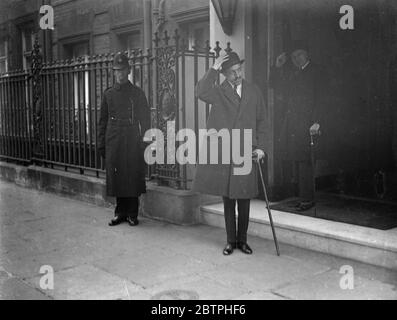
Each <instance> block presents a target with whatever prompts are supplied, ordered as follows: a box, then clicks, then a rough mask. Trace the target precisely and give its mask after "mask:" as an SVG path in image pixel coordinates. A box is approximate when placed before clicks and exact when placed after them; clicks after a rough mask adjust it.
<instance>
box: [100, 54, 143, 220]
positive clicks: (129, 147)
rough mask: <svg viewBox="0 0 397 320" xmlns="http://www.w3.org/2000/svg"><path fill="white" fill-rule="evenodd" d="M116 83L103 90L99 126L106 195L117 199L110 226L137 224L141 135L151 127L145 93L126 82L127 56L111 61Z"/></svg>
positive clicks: (140, 175) (141, 156)
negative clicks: (123, 223) (122, 223)
mask: <svg viewBox="0 0 397 320" xmlns="http://www.w3.org/2000/svg"><path fill="white" fill-rule="evenodd" d="M113 72H114V80H115V83H114V85H113V86H112V87H110V88H108V89H106V90H105V92H104V94H103V98H102V104H101V113H100V119H99V125H98V151H99V153H100V155H101V156H102V158H103V159H105V164H106V191H107V195H108V196H111V197H116V209H115V213H114V218H113V219H112V220H111V221H110V223H109V225H110V226H115V225H118V224H120V223H121V222H124V221H127V222H128V223H129V224H130V225H131V226H136V225H138V211H139V196H140V195H141V194H142V193H145V192H146V184H145V163H144V158H143V152H144V147H145V144H144V143H143V136H144V133H145V132H146V130H148V129H149V127H150V110H149V107H148V103H147V99H146V96H145V93H144V92H143V91H142V90H141V89H140V88H138V87H137V86H135V85H133V84H132V83H131V82H130V81H129V80H128V74H129V73H130V65H129V62H128V57H127V56H126V55H124V54H122V53H117V54H116V55H115V57H114V61H113Z"/></svg>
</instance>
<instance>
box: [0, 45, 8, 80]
mask: <svg viewBox="0 0 397 320" xmlns="http://www.w3.org/2000/svg"><path fill="white" fill-rule="evenodd" d="M7 69H8V64H7V41H6V40H4V41H0V74H3V73H6V72H7V71H8V70H7Z"/></svg>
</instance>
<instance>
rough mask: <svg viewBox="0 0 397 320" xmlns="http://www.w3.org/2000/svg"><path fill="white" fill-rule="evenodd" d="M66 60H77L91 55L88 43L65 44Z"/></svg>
mask: <svg viewBox="0 0 397 320" xmlns="http://www.w3.org/2000/svg"><path fill="white" fill-rule="evenodd" d="M63 47H64V48H63V49H64V59H76V58H77V57H83V56H87V55H89V53H90V46H89V42H88V41H83V42H75V43H70V44H65V45H64V46H63Z"/></svg>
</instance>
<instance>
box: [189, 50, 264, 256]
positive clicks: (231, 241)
mask: <svg viewBox="0 0 397 320" xmlns="http://www.w3.org/2000/svg"><path fill="white" fill-rule="evenodd" d="M243 62H244V60H240V58H239V56H238V55H237V53H235V52H230V53H229V54H228V55H224V56H221V57H219V58H217V59H216V60H215V63H214V65H213V66H212V68H210V69H209V70H208V71H207V73H206V74H205V75H204V77H203V78H202V79H201V80H200V81H199V82H198V84H197V88H196V90H197V95H198V97H199V98H200V99H201V100H202V101H204V102H206V103H209V104H212V107H211V111H210V114H209V117H208V121H207V130H209V129H213V131H214V132H219V131H220V130H227V132H228V133H229V137H231V139H230V140H231V144H230V145H231V148H232V149H233V150H235V149H234V148H237V150H244V145H243V144H244V143H243V142H242V140H243V139H241V136H242V135H241V134H240V139H239V141H237V139H235V140H234V139H233V137H232V130H233V129H237V130H239V132H240V133H242V132H243V130H244V129H251V130H252V137H251V138H252V146H253V151H252V152H253V155H254V156H255V157H258V158H262V157H264V151H263V150H264V148H265V146H264V144H265V142H264V140H265V120H266V109H265V108H266V107H265V103H264V100H263V97H262V94H261V92H260V90H259V89H258V88H257V87H256V86H254V85H252V84H250V83H248V82H247V81H245V80H244V79H243V72H242V64H243ZM219 71H221V72H222V74H223V75H224V76H225V78H226V79H225V81H223V83H222V84H221V85H216V84H215V82H216V80H217V77H218V72H219ZM217 138H218V137H217ZM243 141H244V140H243ZM221 142H222V143H221ZM211 143H212V142H210V144H211ZM215 143H218V163H217V164H198V165H197V170H196V177H195V180H194V183H193V190H194V191H198V192H201V193H205V194H211V195H217V196H222V197H223V205H224V214H225V225H226V233H227V244H226V246H225V248H224V250H223V254H224V255H230V254H232V253H233V249H235V248H239V249H240V250H241V251H242V252H244V253H245V254H251V253H252V249H251V248H250V247H249V245H248V244H247V230H248V222H249V211H250V199H252V198H254V197H256V196H257V195H258V178H257V171H256V167H255V166H253V167H252V170H250V172H249V173H248V174H246V175H236V174H234V171H233V168H236V164H234V163H233V160H232V161H231V163H230V162H229V163H225V164H224V163H222V162H221V161H220V158H221V157H220V154H219V152H220V150H223V146H222V144H223V143H224V141H223V139H222V141H220V140H217V141H215ZM230 145H229V147H230ZM211 151H212V149H211ZM227 151H230V150H227ZM249 152H250V153H251V150H249ZM230 154H231V152H230ZM224 156H225V154H222V158H223V157H224ZM229 159H231V158H229ZM249 161H251V158H250V159H249ZM236 203H237V209H238V224H237V227H236Z"/></svg>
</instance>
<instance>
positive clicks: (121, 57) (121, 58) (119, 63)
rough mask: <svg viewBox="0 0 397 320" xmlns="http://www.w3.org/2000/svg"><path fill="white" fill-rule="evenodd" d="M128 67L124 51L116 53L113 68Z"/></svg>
mask: <svg viewBox="0 0 397 320" xmlns="http://www.w3.org/2000/svg"><path fill="white" fill-rule="evenodd" d="M129 67H130V64H129V62H128V57H127V56H126V55H125V54H124V53H121V52H118V53H116V55H115V56H114V59H113V70H120V69H126V68H129Z"/></svg>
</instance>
